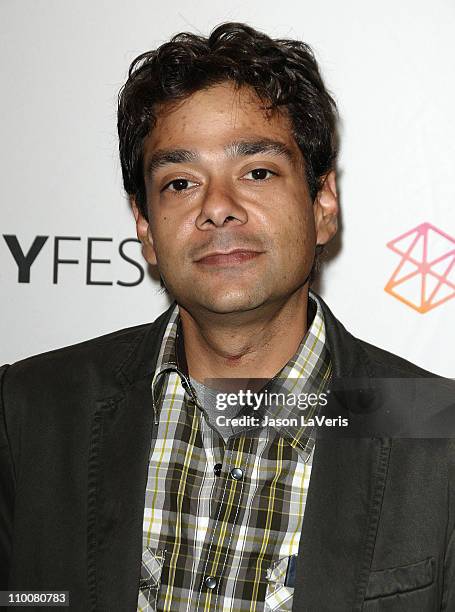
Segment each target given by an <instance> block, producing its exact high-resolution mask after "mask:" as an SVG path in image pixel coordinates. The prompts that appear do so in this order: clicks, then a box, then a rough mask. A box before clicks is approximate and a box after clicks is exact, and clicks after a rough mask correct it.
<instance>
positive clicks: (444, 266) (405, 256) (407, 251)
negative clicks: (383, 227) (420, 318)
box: [384, 223, 455, 313]
mask: <svg viewBox="0 0 455 612" xmlns="http://www.w3.org/2000/svg"><path fill="white" fill-rule="evenodd" d="M387 246H388V247H389V249H391V250H392V251H394V252H395V253H397V254H398V255H400V256H401V261H400V263H399V264H398V266H397V267H396V269H395V271H394V272H393V274H392V276H391V277H390V280H389V282H388V283H387V285H386V286H385V287H384V290H385V291H387V293H390V295H393V297H395V298H397V299H398V300H400V301H401V302H403V303H404V304H407V305H408V306H410V307H411V308H414V310H417V311H418V312H421V313H424V312H428V311H429V310H431V309H432V308H436V306H440V305H441V304H443V303H444V302H447V301H448V300H450V299H451V298H453V297H455V238H453V237H452V236H449V234H446V233H445V232H443V231H442V230H440V229H438V228H437V227H435V226H434V225H431V223H421V224H420V225H418V226H417V227H414V228H413V229H412V230H409V231H408V232H405V233H404V234H402V235H401V236H398V238H395V239H394V240H391V241H390V242H388V243H387Z"/></svg>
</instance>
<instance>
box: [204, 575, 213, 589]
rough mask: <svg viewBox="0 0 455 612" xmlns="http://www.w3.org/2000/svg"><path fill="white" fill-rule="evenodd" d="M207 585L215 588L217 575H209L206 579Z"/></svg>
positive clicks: (209, 587)
mask: <svg viewBox="0 0 455 612" xmlns="http://www.w3.org/2000/svg"><path fill="white" fill-rule="evenodd" d="M204 582H205V586H206V587H207V588H208V589H214V588H215V587H216V578H215V576H207V578H206V579H205V581H204Z"/></svg>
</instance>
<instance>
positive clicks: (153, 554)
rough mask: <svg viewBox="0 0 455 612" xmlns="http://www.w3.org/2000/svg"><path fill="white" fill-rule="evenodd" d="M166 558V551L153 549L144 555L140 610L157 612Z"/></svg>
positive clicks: (140, 587) (139, 599) (147, 550)
mask: <svg viewBox="0 0 455 612" xmlns="http://www.w3.org/2000/svg"><path fill="white" fill-rule="evenodd" d="M165 556H166V551H165V550H157V549H155V550H153V549H151V548H146V549H145V550H144V552H143V553H142V563H141V577H140V580H139V597H138V608H146V609H147V610H150V612H155V611H156V608H157V601H158V593H159V591H160V587H161V574H162V571H163V566H164V560H165Z"/></svg>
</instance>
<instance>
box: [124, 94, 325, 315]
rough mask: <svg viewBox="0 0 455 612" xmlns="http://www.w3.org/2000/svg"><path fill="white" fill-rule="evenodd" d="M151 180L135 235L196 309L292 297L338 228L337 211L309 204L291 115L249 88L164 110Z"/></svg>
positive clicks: (152, 138)
mask: <svg viewBox="0 0 455 612" xmlns="http://www.w3.org/2000/svg"><path fill="white" fill-rule="evenodd" d="M144 177H145V185H146V194H147V206H148V212H149V222H147V221H146V220H145V219H144V218H143V217H142V215H140V213H139V212H138V210H137V207H136V206H134V209H135V216H136V220H137V230H138V236H139V238H140V239H141V241H142V242H143V244H144V253H145V255H146V257H147V259H148V261H149V262H150V263H151V264H155V263H156V264H157V265H158V269H159V271H160V274H161V276H162V278H163V279H164V282H165V284H166V287H167V288H168V289H169V291H170V292H171V293H172V294H173V295H174V297H175V298H176V300H177V302H178V303H179V304H181V305H182V306H183V307H185V308H186V309H187V310H189V311H190V312H191V311H192V309H198V310H200V309H203V310H206V311H210V312H214V313H233V312H242V311H246V310H251V309H254V308H257V307H260V306H261V305H264V304H267V303H272V302H273V301H282V300H283V299H286V297H287V296H290V295H291V294H292V293H294V292H295V291H296V290H298V289H299V288H301V287H302V286H304V285H305V282H306V280H307V277H308V275H309V273H310V270H311V267H312V264H313V259H314V252H315V245H316V244H317V242H319V243H323V242H326V241H327V240H328V239H330V237H331V235H333V233H334V232H335V231H336V221H335V224H334V222H333V212H334V211H333V210H331V211H330V215H329V214H328V213H327V210H325V209H324V208H323V207H322V208H321V203H320V202H319V203H318V198H317V199H316V202H315V204H313V202H312V201H311V199H310V196H309V193H308V186H307V181H306V178H305V169H304V160H303V157H302V154H301V152H300V149H299V147H298V146H297V143H296V142H295V140H294V138H293V135H292V129H291V124H290V121H289V119H288V118H287V116H286V115H285V114H284V113H278V112H275V113H273V114H271V115H270V114H269V115H267V114H266V113H265V111H264V110H263V108H262V106H261V102H260V101H259V99H258V98H257V96H256V95H255V93H254V91H253V90H251V89H250V88H247V87H244V88H242V89H240V90H235V88H234V86H233V85H232V84H229V83H223V84H220V85H216V86H212V87H210V88H208V89H206V90H202V91H198V92H196V93H195V94H193V95H191V96H190V97H188V98H187V99H186V100H184V101H183V102H182V103H180V104H179V105H177V106H174V107H164V108H162V109H160V111H159V112H158V119H157V122H156V126H155V127H154V129H153V130H152V132H151V134H150V135H149V136H148V137H147V139H146V141H145V144H144ZM332 178H333V177H332ZM328 183H330V184H331V185H332V191H331V193H332V192H333V191H334V179H333V180H332V179H331V180H330V181H329V182H328ZM326 189H329V188H328V187H327V188H326ZM329 191H330V189H329ZM333 198H335V204H333V202H332V208H333V206H334V205H336V194H334V195H333ZM335 207H336V206H335ZM325 213H327V214H325ZM334 214H335V217H336V210H335V212H334ZM324 215H325V216H324ZM328 216H330V220H329V222H328ZM328 225H330V226H331V227H332V229H330V228H328ZM234 251H236V253H235V252H234Z"/></svg>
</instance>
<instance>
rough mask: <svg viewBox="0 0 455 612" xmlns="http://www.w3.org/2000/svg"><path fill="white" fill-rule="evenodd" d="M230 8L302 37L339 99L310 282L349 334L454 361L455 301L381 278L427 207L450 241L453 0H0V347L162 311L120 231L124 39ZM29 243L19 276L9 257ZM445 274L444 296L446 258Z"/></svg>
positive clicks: (136, 44)
mask: <svg viewBox="0 0 455 612" xmlns="http://www.w3.org/2000/svg"><path fill="white" fill-rule="evenodd" d="M231 20H234V21H244V22H246V23H249V24H250V25H252V26H254V27H256V28H258V29H262V30H264V31H265V32H267V33H268V34H270V35H272V36H273V37H289V38H298V39H301V40H304V41H306V42H308V43H309V44H310V45H311V46H312V47H313V49H314V51H315V53H316V56H317V58H318V60H319V62H320V64H321V67H322V71H323V74H324V77H325V80H326V83H327V84H328V87H329V89H330V90H331V91H332V92H333V93H334V95H335V98H336V100H337V102H338V105H339V110H340V114H341V116H342V119H343V123H342V131H341V136H342V151H341V156H340V162H339V169H340V177H339V189H340V192H341V204H342V228H341V232H340V237H339V240H338V241H337V242H336V243H335V244H334V245H333V248H332V251H333V255H334V256H333V257H332V258H331V259H330V261H329V262H328V263H327V265H326V267H325V270H324V273H323V278H322V282H321V285H320V291H321V294H322V295H323V297H324V298H325V299H326V301H327V302H328V304H329V306H330V307H331V308H332V310H333V312H334V313H335V315H336V316H338V318H340V319H341V321H342V322H343V323H344V324H345V325H346V327H347V328H348V329H349V330H350V331H351V332H353V333H354V334H355V335H358V336H360V337H362V338H363V339H365V340H368V341H369V342H372V343H374V344H377V345H379V346H381V347H383V348H386V349H388V350H390V351H392V352H395V353H398V354H400V355H402V356H404V357H406V358H407V359H409V360H411V361H414V362H415V363H417V364H419V365H421V366H422V367H425V368H427V369H430V370H432V371H434V372H437V373H439V374H443V375H446V376H450V377H453V376H455V374H454V371H455V357H454V348H453V347H454V341H455V317H454V313H455V299H450V300H448V301H446V302H445V303H443V304H441V305H439V306H437V307H435V308H432V309H430V310H428V311H427V312H418V311H417V310H415V309H413V308H411V307H410V306H409V305H407V304H405V303H404V302H402V301H400V300H398V299H396V298H395V297H393V296H392V295H391V294H390V293H387V292H386V291H384V287H385V285H386V283H387V281H388V280H389V278H390V277H391V275H392V273H393V271H394V269H395V268H396V266H397V264H398V262H399V261H400V257H399V255H398V254H397V253H394V252H393V251H392V250H391V249H389V248H387V246H386V245H387V243H388V242H390V241H392V240H394V239H395V238H397V237H399V236H400V235H402V234H404V233H405V232H408V231H410V230H412V229H413V228H414V227H417V226H420V225H421V224H423V223H429V224H431V225H432V226H434V227H436V228H438V229H439V230H441V231H442V232H444V233H445V234H446V237H445V238H443V237H442V236H441V235H439V234H435V233H434V234H433V237H434V236H439V242H438V243H437V248H439V251H438V253H439V254H442V253H443V252H446V253H450V249H453V247H454V246H455V242H452V241H451V240H450V238H451V237H452V239H453V237H454V236H455V175H454V168H455V119H454V112H453V100H454V96H455V71H454V70H453V58H454V57H455V37H454V36H453V32H454V31H455V4H453V2H451V1H450V0H433V2H431V3H430V2H428V0H401V1H400V2H396V0H385V1H383V2H381V3H380V4H379V3H366V2H364V1H362V0H345V1H344V2H342V3H341V2H335V1H334V0H329V1H327V2H324V3H316V2H314V1H313V2H307V1H304V0H295V1H288V2H262V1H260V0H243V1H242V2H231V3H226V2H225V1H224V2H220V1H214V0H210V1H207V0H199V2H198V3H191V5H190V3H186V2H183V0H167V2H150V1H145V0H136V1H129V2H125V1H119V0H115V1H114V0H109V1H107V0H106V1H99V0H98V1H95V2H94V1H93V0H90V1H89V0H78V2H72V1H69V0H39V1H37V0H22V1H17V0H2V2H1V4H0V24H1V25H0V28H1V35H0V41H1V42H0V45H1V53H0V68H1V77H2V96H1V100H0V108H1V113H0V125H1V148H0V151H1V152H0V155H1V170H2V187H1V190H2V206H1V210H0V227H1V234H2V236H0V282H1V287H2V316H1V317H0V334H1V338H2V342H1V346H0V363H5V362H9V363H11V362H13V361H15V360H17V359H19V358H22V357H25V356H28V355H31V354H34V353H38V352H42V351H45V350H49V349H52V348H57V347H59V346H64V345H67V344H72V343H75V342H78V341H80V340H84V339H88V338H90V337H94V336H98V335H101V334H103V333H107V332H110V331H113V330H115V329H119V328H122V327H127V326H130V325H135V324H139V323H143V322H146V321H151V320H153V319H155V318H156V316H157V315H158V314H159V313H161V312H162V311H163V310H164V309H165V307H166V306H167V303H168V302H167V298H166V296H164V295H162V294H160V292H159V283H157V282H154V281H152V279H151V278H150V276H149V275H148V274H146V275H145V278H144V280H143V281H142V282H140V283H138V281H139V280H140V278H141V274H140V268H141V267H145V265H144V263H143V260H142V259H141V254H140V249H139V247H138V245H137V243H135V242H126V243H123V241H124V240H126V239H132V238H135V227H134V222H133V218H132V215H131V213H130V211H129V208H128V205H127V200H126V199H125V197H124V194H123V191H122V184H121V171H120V163H119V161H118V155H117V135H116V97H117V93H118V90H119V88H120V86H121V85H122V84H123V82H124V80H125V78H126V73H127V69H128V66H129V64H130V62H131V60H132V59H133V58H134V57H135V56H136V55H138V54H139V53H141V52H143V51H145V50H148V49H150V48H154V47H156V46H157V45H159V44H160V43H162V42H164V41H165V40H166V39H168V38H169V37H170V36H171V35H172V34H174V33H177V32H179V31H182V30H190V31H198V32H201V33H204V34H207V33H209V31H210V30H211V29H212V28H213V27H214V26H215V25H217V24H219V23H221V22H223V21H231ZM40 236H42V237H47V238H46V239H44V238H39V237H40ZM447 236H448V238H447ZM94 239H96V240H94ZM100 239H104V240H100ZM122 243H123V244H122ZM32 244H33V245H34V249H35V253H33V251H30V254H29V260H27V259H25V261H22V262H21V270H22V277H21V281H22V282H19V266H18V263H17V262H16V259H17V260H19V261H20V260H21V257H22V259H24V256H25V257H26V256H27V254H28V253H29V250H30V248H31V247H32ZM89 245H90V246H89ZM397 246H399V245H397ZM90 247H91V257H89V248H90ZM441 248H442V250H441ZM444 249H445V251H444ZM57 250H58V257H57ZM21 253H22V255H21ZM14 254H15V256H14ZM33 254H36V258H35V259H34V261H33V263H31V265H29V264H30V260H31V259H32V255H33ZM335 255H336V256H335ZM454 257H455V255H454ZM58 258H60V259H63V260H74V261H75V262H76V263H57V266H56V268H57V278H56V279H55V278H54V276H55V272H54V267H55V264H56V260H57V259H58ZM90 258H91V260H92V264H91V266H90V270H89V272H90V279H89V280H90V282H97V283H98V282H108V283H111V284H88V282H87V261H88V260H89V259H90ZM127 258H129V259H130V260H133V261H134V262H136V263H131V261H128V259H127ZM96 259H98V260H106V261H104V262H94V261H93V260H96ZM445 263H450V259H447V260H445ZM408 265H410V266H411V268H412V264H408ZM444 265H445V264H444ZM445 268H447V265H445ZM27 270H28V272H29V275H28V274H27ZM449 276H450V275H447V278H448V280H449V281H450V282H452V283H453V285H452V286H450V285H447V284H446V285H444V286H443V287H442V289H444V291H445V294H446V295H449V294H450V292H451V291H452V292H453V289H452V287H453V286H455V266H453V267H452V269H451V278H449ZM418 278H420V277H419V276H418V277H414V281H417V280H418ZM431 278H432V280H433V281H434V280H435V279H434V277H431ZM54 280H56V281H57V282H54ZM429 280H430V279H429ZM119 282H121V283H130V286H124V285H122V284H119ZM408 285H409V283H408ZM411 285H412V283H411ZM414 285H415V283H414ZM403 287H404V285H403ZM413 290H415V287H414V289H412V287H411V288H410V291H411V293H412V291H413ZM412 299H414V298H412V296H411V301H412Z"/></svg>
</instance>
